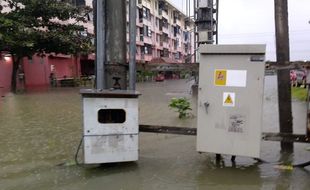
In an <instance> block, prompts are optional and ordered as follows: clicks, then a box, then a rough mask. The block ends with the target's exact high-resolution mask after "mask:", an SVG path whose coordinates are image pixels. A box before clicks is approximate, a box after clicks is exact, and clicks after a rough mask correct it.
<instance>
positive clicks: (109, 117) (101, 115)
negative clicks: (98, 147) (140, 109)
mask: <svg viewBox="0 0 310 190" xmlns="http://www.w3.org/2000/svg"><path fill="white" fill-rule="evenodd" d="M125 121H126V112H125V110H123V109H101V110H99V111H98V122H99V123H103V124H105V123H125Z"/></svg>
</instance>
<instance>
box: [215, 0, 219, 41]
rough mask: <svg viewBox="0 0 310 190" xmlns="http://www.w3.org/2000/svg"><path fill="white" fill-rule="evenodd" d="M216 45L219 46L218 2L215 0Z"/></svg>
mask: <svg viewBox="0 0 310 190" xmlns="http://www.w3.org/2000/svg"><path fill="white" fill-rule="evenodd" d="M215 43H216V44H219V0H216V42H215Z"/></svg>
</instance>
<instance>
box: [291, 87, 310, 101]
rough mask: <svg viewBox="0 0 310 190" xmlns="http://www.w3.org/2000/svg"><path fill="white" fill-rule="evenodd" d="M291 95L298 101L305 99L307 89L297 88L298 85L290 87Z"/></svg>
mask: <svg viewBox="0 0 310 190" xmlns="http://www.w3.org/2000/svg"><path fill="white" fill-rule="evenodd" d="M292 97H293V98H295V99H297V100H300V101H306V100H307V89H306V88H299V87H292Z"/></svg>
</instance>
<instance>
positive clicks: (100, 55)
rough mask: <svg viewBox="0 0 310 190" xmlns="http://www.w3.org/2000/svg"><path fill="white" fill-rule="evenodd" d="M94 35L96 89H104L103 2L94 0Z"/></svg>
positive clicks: (104, 21) (104, 12)
mask: <svg viewBox="0 0 310 190" xmlns="http://www.w3.org/2000/svg"><path fill="white" fill-rule="evenodd" d="M93 5H95V6H96V7H95V9H94V10H95V16H94V17H95V24H94V25H95V26H96V27H95V33H96V88H97V89H105V65H104V64H105V24H106V15H105V14H106V11H105V6H106V4H105V0H94V2H93Z"/></svg>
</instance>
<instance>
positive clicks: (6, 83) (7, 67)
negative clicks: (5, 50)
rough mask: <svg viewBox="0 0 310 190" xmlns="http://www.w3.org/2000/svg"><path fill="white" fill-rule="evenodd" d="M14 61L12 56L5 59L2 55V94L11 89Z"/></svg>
mask: <svg viewBox="0 0 310 190" xmlns="http://www.w3.org/2000/svg"><path fill="white" fill-rule="evenodd" d="M12 69H13V63H12V58H11V57H10V58H8V60H3V59H2V57H0V87H3V88H0V95H3V94H4V93H5V92H7V91H9V90H10V86H11V76H12Z"/></svg>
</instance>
